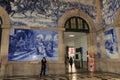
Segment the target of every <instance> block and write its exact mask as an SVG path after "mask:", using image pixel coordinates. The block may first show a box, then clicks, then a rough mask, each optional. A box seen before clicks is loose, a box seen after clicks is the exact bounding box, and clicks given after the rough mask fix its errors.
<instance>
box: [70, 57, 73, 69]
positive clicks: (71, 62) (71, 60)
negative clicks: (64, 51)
mask: <svg viewBox="0 0 120 80" xmlns="http://www.w3.org/2000/svg"><path fill="white" fill-rule="evenodd" d="M69 63H70V66H71V69H72V64H73V59H72V57H71V56H70V58H69Z"/></svg>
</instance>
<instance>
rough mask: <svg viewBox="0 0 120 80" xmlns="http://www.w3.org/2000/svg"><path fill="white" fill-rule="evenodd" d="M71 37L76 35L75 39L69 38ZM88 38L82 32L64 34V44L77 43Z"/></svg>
mask: <svg viewBox="0 0 120 80" xmlns="http://www.w3.org/2000/svg"><path fill="white" fill-rule="evenodd" d="M69 35H74V37H69ZM83 36H86V33H82V32H64V42H68V41H75V40H76V39H78V38H80V37H83Z"/></svg>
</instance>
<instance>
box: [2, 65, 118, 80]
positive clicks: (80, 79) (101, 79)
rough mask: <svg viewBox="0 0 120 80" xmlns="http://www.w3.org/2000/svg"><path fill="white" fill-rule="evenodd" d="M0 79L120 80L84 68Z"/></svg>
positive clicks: (113, 76) (110, 75)
mask: <svg viewBox="0 0 120 80" xmlns="http://www.w3.org/2000/svg"><path fill="white" fill-rule="evenodd" d="M0 80H120V75H118V74H111V73H101V72H94V73H91V72H88V71H87V70H85V69H76V68H74V66H73V68H72V69H70V67H68V68H67V69H66V74H46V75H45V76H14V77H4V78H3V77H1V78H0Z"/></svg>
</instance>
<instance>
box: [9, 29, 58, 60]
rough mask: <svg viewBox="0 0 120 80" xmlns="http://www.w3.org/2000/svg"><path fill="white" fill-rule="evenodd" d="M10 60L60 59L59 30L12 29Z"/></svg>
mask: <svg viewBox="0 0 120 80" xmlns="http://www.w3.org/2000/svg"><path fill="white" fill-rule="evenodd" d="M9 41H10V42H9V53H8V60H9V61H34V60H41V58H42V57H43V56H45V57H46V58H47V59H48V60H58V32H57V31H49V30H26V29H11V32H10V40H9Z"/></svg>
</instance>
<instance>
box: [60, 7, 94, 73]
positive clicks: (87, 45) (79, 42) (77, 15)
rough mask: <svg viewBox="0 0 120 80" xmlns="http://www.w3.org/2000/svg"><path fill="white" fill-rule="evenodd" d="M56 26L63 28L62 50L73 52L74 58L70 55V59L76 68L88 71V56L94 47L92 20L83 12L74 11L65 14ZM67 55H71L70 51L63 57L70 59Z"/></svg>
mask: <svg viewBox="0 0 120 80" xmlns="http://www.w3.org/2000/svg"><path fill="white" fill-rule="evenodd" d="M58 26H59V27H64V28H65V31H64V32H63V42H64V48H66V47H67V48H68V49H67V50H69V49H71V51H72V50H74V51H72V52H74V53H75V54H74V56H73V55H72V57H73V58H74V59H76V64H77V65H76V67H78V68H85V69H86V70H87V71H88V68H89V65H88V60H89V59H88V54H89V52H90V51H91V50H93V48H94V47H96V42H95V37H94V36H95V31H96V29H95V25H94V22H93V19H91V18H90V17H89V16H88V15H87V14H86V13H84V12H83V11H81V10H79V9H75V10H70V11H68V12H66V13H65V14H64V15H63V16H62V17H61V18H60V19H59V22H58ZM71 34H72V35H71ZM73 34H74V35H73ZM69 36H72V37H69ZM66 37H67V38H66ZM71 41H72V42H71ZM66 42H67V43H66ZM67 50H65V52H64V53H66V51H67ZM93 52H94V51H93ZM69 54H71V53H70V51H68V54H65V57H70V56H71V55H69ZM83 54H84V55H83ZM66 55H67V56H66ZM83 57H84V59H83ZM65 62H66V58H65ZM69 71H70V70H69ZM74 71H75V70H74Z"/></svg>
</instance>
